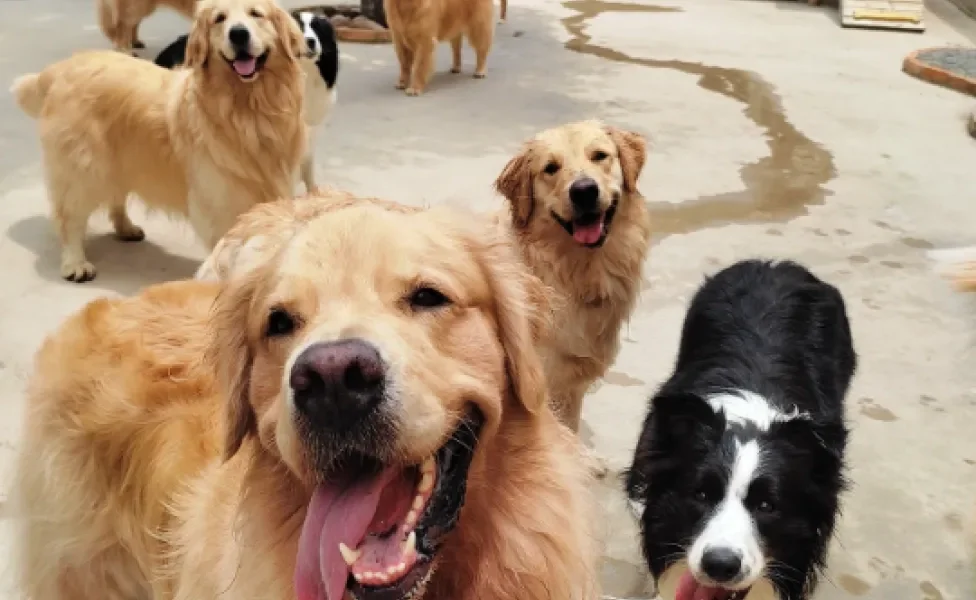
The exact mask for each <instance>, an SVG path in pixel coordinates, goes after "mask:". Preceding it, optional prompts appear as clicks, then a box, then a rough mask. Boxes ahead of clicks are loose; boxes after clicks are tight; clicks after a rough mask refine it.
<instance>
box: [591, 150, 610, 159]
mask: <svg viewBox="0 0 976 600" xmlns="http://www.w3.org/2000/svg"><path fill="white" fill-rule="evenodd" d="M609 157H610V155H609V154H607V153H606V152H604V151H603V150H597V151H596V152H594V153H593V156H592V158H593V162H600V161H604V160H606V159H608V158H609Z"/></svg>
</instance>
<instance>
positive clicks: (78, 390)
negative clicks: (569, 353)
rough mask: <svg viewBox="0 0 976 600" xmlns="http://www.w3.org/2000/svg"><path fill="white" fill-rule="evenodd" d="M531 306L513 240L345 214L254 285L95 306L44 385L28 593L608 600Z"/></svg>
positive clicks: (32, 435) (23, 547)
mask: <svg viewBox="0 0 976 600" xmlns="http://www.w3.org/2000/svg"><path fill="white" fill-rule="evenodd" d="M532 285H539V283H538V280H537V279H535V278H534V277H532V276H531V275H530V274H529V273H528V271H527V270H526V269H525V267H524V265H523V264H522V263H521V261H520V260H519V259H518V257H517V255H516V254H515V253H514V252H513V251H512V244H511V242H510V240H507V239H505V236H504V235H503V232H500V231H499V230H498V229H497V228H492V227H490V226H486V225H485V224H484V223H480V224H479V223H478V222H477V221H476V220H472V219H471V218H470V216H469V215H466V214H460V213H454V212H451V211H439V210H430V211H421V210H410V209H391V208H389V207H386V206H384V205H382V204H381V203H375V202H369V201H355V199H349V201H347V202H337V203H336V204H334V205H333V206H332V208H331V209H330V210H325V211H322V212H321V213H320V214H319V215H318V216H317V217H315V218H314V219H312V220H311V221H310V222H307V223H306V224H305V226H304V227H303V228H301V229H300V230H297V231H296V232H294V235H293V236H291V237H290V238H288V239H287V240H286V241H284V243H283V244H281V245H280V246H279V247H278V249H277V250H276V251H275V252H274V255H273V256H271V257H268V258H267V260H265V261H264V262H262V263H261V264H260V265H256V266H255V268H254V269H252V270H250V271H248V272H247V273H246V274H244V275H242V276H241V277H235V278H232V279H231V280H229V281H227V282H224V283H223V284H217V283H211V282H201V281H186V282H179V283H168V284H163V285H158V286H154V287H150V288H148V289H147V290H145V291H144V292H143V293H142V294H141V295H140V296H137V297H135V298H125V299H121V298H120V299H103V300H97V301H95V302H92V303H91V304H89V305H88V306H87V307H86V308H84V309H83V310H82V311H81V312H80V313H79V314H77V315H75V316H74V317H72V318H70V319H69V320H68V321H67V322H66V323H65V324H64V325H63V326H62V327H61V328H60V330H59V331H57V332H56V333H54V334H53V335H52V336H51V337H50V338H48V340H46V342H45V343H44V345H43V347H42V348H41V350H40V351H39V353H38V356H37V359H36V366H35V373H34V376H33V378H32V379H31V381H30V383H29V386H28V390H29V391H28V395H29V398H28V401H29V404H28V410H27V416H26V426H25V437H24V442H23V445H22V449H21V453H20V457H19V464H18V467H17V480H16V484H15V485H14V487H13V488H12V489H13V490H14V491H13V492H12V493H13V494H14V495H15V498H14V501H15V508H16V511H15V516H17V517H19V518H20V519H21V521H20V523H21V524H22V526H23V530H22V531H21V532H20V535H19V537H18V540H19V544H20V545H19V547H18V548H17V551H16V553H15V555H16V556H18V557H20V558H21V559H22V560H23V566H22V570H21V577H22V584H23V586H24V587H23V589H24V591H25V593H26V594H27V596H28V597H30V598H37V599H40V598H44V599H45V600H75V599H77V598H110V599H120V600H121V599H124V598H150V597H151V598H154V599H155V600H166V599H179V600H217V599H219V598H234V599H235V600H249V599H255V600H256V599H261V600H275V599H278V600H295V599H296V598H297V599H298V600H342V599H343V598H345V597H346V596H344V594H345V593H346V591H347V590H348V591H349V592H351V597H353V598H357V599H359V600H385V599H393V598H395V599H410V598H414V599H415V598H419V597H420V596H421V595H423V597H425V598H428V599H430V600H511V599H513V598H519V599H521V600H550V599H553V598H559V599H560V600H563V599H566V600H595V599H596V598H598V590H597V584H596V580H595V560H596V549H595V543H594V539H593V537H592V535H591V532H590V523H591V522H592V514H591V513H590V510H591V508H592V506H591V504H590V502H591V500H590V498H589V497H588V495H587V493H586V489H585V477H586V473H585V470H583V469H581V467H580V462H579V459H578V458H577V457H576V454H575V451H576V450H577V448H578V447H577V444H576V441H575V439H574V436H573V435H572V433H571V432H570V431H569V430H568V429H567V428H565V427H564V426H562V425H561V424H560V423H559V422H558V420H557V419H556V417H555V415H554V414H553V413H552V412H551V409H550V408H549V406H548V403H547V394H546V387H545V379H544V375H543V373H542V370H541V365H540V362H539V357H538V355H537V354H536V352H535V350H534V347H533V344H532V340H531V333H530V331H531V326H532V321H533V320H534V319H535V318H536V317H534V316H533V314H532V313H531V312H530V309H529V304H530V303H529V301H528V293H529V290H528V289H527V288H528V287H529V286H532ZM424 591H425V593H424Z"/></svg>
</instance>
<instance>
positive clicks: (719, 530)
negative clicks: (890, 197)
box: [626, 260, 857, 600]
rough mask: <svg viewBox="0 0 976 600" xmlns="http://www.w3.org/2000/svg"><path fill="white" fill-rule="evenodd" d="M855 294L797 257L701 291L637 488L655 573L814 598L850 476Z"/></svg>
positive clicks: (647, 428) (732, 275)
mask: <svg viewBox="0 0 976 600" xmlns="http://www.w3.org/2000/svg"><path fill="white" fill-rule="evenodd" d="M856 365H857V359H856V355H855V352H854V348H853V345H852V341H851V332H850V327H849V324H848V319H847V312H846V309H845V306H844V300H843V298H842V296H841V294H840V292H839V291H838V290H837V289H836V288H834V287H833V286H831V285H829V284H827V283H825V282H823V281H821V280H820V279H818V278H817V277H816V276H814V275H813V274H812V273H810V271H808V270H807V269H805V268H804V267H802V266H800V265H798V264H796V263H793V262H788V261H786V262H769V261H760V260H748V261H742V262H739V263H736V264H734V265H732V266H730V267H728V268H726V269H724V270H722V271H721V272H719V273H718V274H716V275H715V276H713V277H711V278H709V279H707V280H706V281H705V283H704V284H703V285H702V286H701V288H700V289H699V290H698V292H697V293H696V294H695V297H694V298H693V299H692V302H691V306H690V307H689V309H688V314H687V316H686V317H685V322H684V327H683V330H682V338H681V346H680V350H679V353H678V359H677V363H676V365H675V368H674V372H673V374H672V375H671V377H670V378H669V379H668V380H667V382H665V384H664V385H663V386H662V387H661V388H660V390H659V391H658V392H657V394H656V395H655V396H654V397H653V399H652V401H651V409H650V412H649V413H648V416H647V418H646V420H645V422H644V428H643V431H642V433H641V436H640V441H639V442H638V446H637V451H636V453H635V456H634V461H633V464H632V466H631V467H630V469H629V470H628V472H627V474H626V491H627V495H628V497H629V498H630V499H631V501H632V502H633V503H634V506H635V508H636V509H637V510H638V512H639V513H642V514H640V522H641V536H642V545H643V552H644V556H645V558H646V560H647V563H648V566H649V567H650V570H651V573H652V574H653V576H654V578H655V580H658V581H660V579H661V577H662V576H663V575H664V574H665V572H666V571H668V570H669V569H670V568H671V567H678V566H681V565H680V564H679V563H681V561H686V564H687V566H688V571H687V573H684V574H682V576H681V577H682V578H681V580H680V582H679V584H678V587H677V588H676V590H677V591H676V598H677V600H690V599H691V597H692V596H693V595H694V594H695V593H699V597H708V598H711V599H713V600H738V599H741V598H744V597H745V596H746V594H747V592H748V590H750V589H751V588H752V586H753V585H754V584H756V583H758V582H759V581H761V580H763V579H765V580H767V581H768V583H769V584H771V585H772V587H773V589H774V590H775V591H776V592H777V594H778V596H779V598H780V599H781V600H801V599H804V598H808V597H809V595H810V594H812V592H813V590H814V588H815V587H816V584H817V580H818V576H819V573H820V572H821V571H822V570H823V568H824V566H825V561H826V554H827V546H828V544H829V542H830V539H831V536H832V534H833V531H834V525H835V521H836V518H837V515H838V513H839V496H840V494H841V493H842V492H843V491H844V489H845V488H846V486H847V482H846V479H845V477H844V468H845V465H844V454H845V448H846V445H847V438H848V430H847V427H846V425H845V418H844V414H845V411H844V397H845V395H846V394H847V390H848V387H849V385H850V382H851V379H852V377H853V376H854V372H855V370H856Z"/></svg>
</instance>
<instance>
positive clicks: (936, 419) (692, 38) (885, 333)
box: [0, 0, 976, 600]
mask: <svg viewBox="0 0 976 600" xmlns="http://www.w3.org/2000/svg"><path fill="white" fill-rule="evenodd" d="M509 17H510V18H509V22H508V23H507V24H506V25H503V26H501V27H500V28H499V29H498V32H497V38H496V44H495V48H494V50H493V53H492V55H491V58H490V59H489V72H488V78H487V79H485V80H484V81H475V80H473V79H471V78H470V77H469V76H468V75H469V74H470V71H471V66H472V63H473V58H472V57H471V55H470V53H466V54H465V61H466V67H465V73H466V75H464V76H451V75H449V74H447V73H446V70H447V66H448V64H449V59H448V56H449V53H448V49H447V48H446V47H443V48H441V49H440V55H439V66H438V74H437V75H436V76H435V78H434V80H433V83H432V85H431V86H430V89H429V91H428V92H427V94H426V95H425V96H423V97H420V98H406V97H404V96H403V95H402V94H401V93H398V92H396V91H395V90H394V89H393V83H394V81H395V78H396V72H397V65H396V61H395V59H394V57H393V52H392V48H390V47H389V46H385V45H380V46H363V45H344V46H343V49H342V50H343V62H342V72H341V74H340V93H339V101H340V106H339V108H338V110H337V112H336V114H335V120H334V122H333V124H332V126H331V127H330V128H329V129H328V130H327V131H325V132H323V133H322V134H321V135H320V137H319V139H318V148H317V150H318V155H317V157H318V164H317V172H318V177H319V180H320V181H321V182H323V183H331V184H334V185H338V186H340V187H344V188H347V189H350V190H352V191H355V192H359V193H363V194H369V195H378V196H384V197H388V198H391V199H396V200H400V201H403V202H408V203H412V204H443V203H453V204H462V205H468V206H473V207H475V208H478V209H491V208H495V207H497V206H499V202H500V200H499V199H498V198H497V197H495V196H493V194H492V192H491V189H490V185H491V182H492V181H493V179H494V177H495V176H496V175H497V174H498V172H499V171H500V170H501V167H502V165H504V163H505V162H506V161H507V160H508V158H510V157H511V155H512V154H513V153H514V151H515V150H516V149H517V147H518V145H519V144H520V143H521V141H522V140H524V139H525V138H527V137H528V136H530V135H531V134H532V133H534V132H536V131H538V130H540V129H542V128H545V127H548V126H551V125H555V124H558V123H561V122H565V121H568V120H573V119H578V118H586V117H592V116H598V117H601V118H603V119H605V120H606V121H608V122H612V123H614V124H617V125H619V126H623V127H630V128H632V129H635V130H637V131H641V132H643V133H645V134H646V135H648V136H649V138H650V139H651V153H650V156H649V159H648V164H647V168H646V170H645V172H644V175H643V178H642V180H641V189H642V191H643V192H644V194H645V195H646V196H647V199H648V203H649V205H650V207H651V209H652V211H653V214H654V223H655V230H656V237H655V241H654V248H653V249H652V253H651V258H650V260H649V263H648V265H647V269H646V271H645V282H644V292H643V296H642V300H641V304H640V306H639V309H638V311H637V313H636V314H635V316H634V319H633V321H632V323H631V327H630V329H629V330H628V331H627V332H626V335H625V341H624V349H623V352H622V354H621V356H620V358H619V360H618V362H617V364H616V365H615V366H614V368H613V369H612V370H611V372H610V373H609V374H608V376H607V377H606V378H605V379H604V380H603V381H602V382H600V383H599V384H598V385H596V386H594V389H593V391H592V393H591V395H590V397H589V399H588V400H587V405H586V408H585V419H586V432H585V434H586V435H587V436H588V437H589V438H590V439H591V440H592V442H593V443H594V444H595V445H596V446H597V448H598V449H599V450H600V451H601V452H603V453H604V454H605V455H607V456H608V457H609V459H610V461H611V464H612V465H613V466H614V467H615V468H617V469H620V468H623V467H624V466H625V465H626V464H627V462H628V459H629V456H630V453H631V451H632V449H633V445H634V442H635V439H636V435H637V427H638V426H639V423H640V421H641V418H642V416H643V413H644V405H645V402H646V398H647V396H648V395H649V393H650V392H651V391H652V390H653V389H654V387H655V386H656V385H658V384H659V383H660V382H661V381H662V380H663V378H664V377H666V375H667V373H668V371H669V369H670V368H671V364H672V361H673V358H674V353H675V350H676V348H677V341H678V332H679V328H680V323H681V318H682V316H683V314H684V308H685V305H686V303H687V301H688V299H689V297H690V295H691V294H692V293H693V292H694V290H695V288H696V286H697V285H698V284H699V283H700V281H701V278H702V274H703V273H707V272H713V271H715V270H717V269H719V268H721V267H722V266H724V265H726V264H728V263H730V262H732V261H734V260H737V259H741V258H746V257H752V256H765V257H783V258H792V259H796V260H799V261H801V262H803V263H805V264H806V265H808V266H809V267H811V268H812V269H813V270H814V271H815V272H816V273H817V274H818V275H820V276H822V277H823V278H825V279H827V280H829V281H831V282H832V283H834V284H836V285H837V286H838V287H840V289H841V290H842V292H843V293H844V295H845V297H846V299H847V302H848V308H849V311H850V315H851V320H852V327H853V330H854V335H855V341H856V345H857V350H858V352H859V354H860V357H861V361H860V370H859V373H858V376H857V378H856V380H855V384H854V386H853V389H852V392H851V395H850V398H849V407H850V419H851V424H852V427H853V429H854V433H853V442H852V448H851V452H850V462H851V473H850V475H851V478H852V479H853V481H854V484H855V486H854V488H853V490H852V491H851V492H850V493H849V494H848V496H847V497H846V499H845V511H844V518H843V521H842V523H841V527H840V531H839V532H838V535H837V538H836V540H835V543H834V544H833V547H832V553H831V560H830V567H829V572H828V575H827V577H826V578H825V580H824V582H823V585H822V587H821V590H820V592H819V593H818V595H817V598H818V599H822V600H842V599H854V598H858V599H865V600H970V599H972V598H974V597H976V563H974V560H973V558H972V554H971V551H970V548H969V547H968V546H967V539H970V538H972V537H973V536H974V531H973V529H974V524H973V518H974V516H976V436H974V435H973V430H974V427H973V425H972V424H973V422H974V419H976V394H974V389H973V385H974V383H976V373H974V369H972V368H971V365H972V364H976V363H974V360H976V357H974V356H973V354H972V341H973V340H972V333H973V331H974V328H973V324H974V323H976V310H974V309H976V304H974V303H973V302H972V301H971V300H970V299H968V298H962V297H959V296H957V295H954V294H953V293H952V292H951V291H950V290H949V289H948V287H947V286H946V285H945V284H944V283H943V282H942V281H940V280H939V279H938V278H937V277H936V276H935V275H934V274H933V273H932V272H931V269H930V268H929V265H928V263H927V260H926V252H927V251H928V250H929V249H933V248H940V247H948V246H954V245H961V244H973V243H976V233H974V230H973V225H972V224H973V223H976V204H974V203H973V202H972V199H973V189H974V179H976V171H974V169H973V165H974V160H973V159H974V156H976V141H974V140H973V139H971V138H970V137H969V136H967V135H966V133H965V127H964V124H965V121H966V118H967V116H968V115H969V112H970V109H971V108H972V104H973V100H972V99H970V98H967V97H965V96H962V95H960V94H957V93H955V92H952V91H950V90H945V89H942V88H938V87H935V86H930V85H927V84H925V83H922V82H919V81H917V80H915V79H913V78H910V77H908V76H906V75H904V74H902V73H900V66H901V61H902V59H903V58H904V56H905V55H906V54H908V53H909V52H911V51H914V50H917V49H919V48H923V47H930V46H939V45H945V44H962V45H972V43H973V41H974V40H976V27H974V26H973V22H971V21H968V20H965V19H964V18H962V17H961V16H960V14H959V13H958V11H957V10H956V9H955V8H953V7H952V6H950V5H949V4H947V3H946V2H943V1H941V0H939V1H937V0H932V1H931V2H930V3H929V6H928V14H927V16H926V19H927V25H928V31H927V32H926V33H925V34H923V35H917V34H910V33H900V32H883V31H881V32H879V31H867V30H845V29H842V28H840V26H839V24H838V17H837V14H836V9H830V8H811V7H808V6H806V4H805V3H787V2H783V3H778V2H752V1H744V0H687V1H684V2H674V1H670V2H667V1H662V2H658V3H655V4H651V3H649V2H637V3H635V4H626V3H616V2H600V1H595V0H570V1H568V2H565V3H562V4H561V3H559V2H555V1H551V0H550V1H544V0H514V1H513V3H512V6H511V7H510V14H509ZM185 27H186V24H185V23H184V22H183V21H182V20H181V19H180V18H179V17H176V16H174V15H171V14H165V13H162V12H161V13H159V14H157V15H155V16H154V17H152V18H151V19H150V20H149V21H147V22H146V24H145V25H144V27H143V28H142V33H143V37H144V38H145V40H146V41H147V43H148V44H149V46H150V48H149V49H148V51H147V52H146V55H147V56H151V55H152V54H153V52H154V51H157V50H159V49H160V48H161V47H162V46H164V45H165V44H166V43H168V42H169V41H170V40H171V39H172V37H174V36H175V35H177V34H179V33H182V32H183V31H184V29H185ZM103 47H106V42H105V40H104V39H103V38H102V37H101V36H100V34H99V33H98V31H97V30H96V28H95V26H94V10H93V7H92V6H91V5H90V2H89V1H87V0H86V1H84V2H80V1H78V0H43V1H41V2H37V1H28V0H0V82H3V83H4V88H5V87H6V85H7V83H9V81H10V80H11V79H12V78H13V77H14V76H16V75H18V74H20V73H22V72H25V71H30V70H36V69H39V68H41V67H43V66H44V65H46V64H48V63H49V62H51V61H54V60H57V59H58V58H61V57H64V56H67V55H68V54H69V53H71V52H72V51H74V50H77V49H83V48H103ZM39 159H40V155H39V149H38V143H37V140H36V134H35V132H34V124H33V122H31V121H30V120H29V119H28V118H27V117H25V116H24V115H22V114H21V113H20V112H19V111H18V110H17V109H16V107H15V106H14V105H13V102H12V100H11V98H10V97H9V96H8V95H4V94H2V93H0V232H2V233H0V265H2V266H3V273H4V285H2V286H0V315H2V316H0V324H2V331H3V335H2V336H0V398H3V401H4V404H3V405H2V406H3V409H4V411H5V412H4V413H3V418H2V419H0V469H2V470H0V475H6V471H7V467H8V466H9V462H10V457H11V455H12V453H13V451H14V450H15V448H16V445H17V442H18V439H19V422H20V418H21V413H22V408H23V407H22V400H21V394H22V388H23V384H24V381H25V379H26V377H27V375H28V373H29V370H30V359H31V355H32V353H33V351H34V350H35V348H36V347H37V345H38V344H39V343H40V341H41V339H42V338H43V336H44V335H46V333H47V332H49V331H50V330H51V329H52V328H53V327H54V326H55V325H56V324H57V323H58V322H59V321H60V320H61V319H62V318H64V317H65V316H66V315H68V314H70V313H71V312H73V311H75V310H77V309H78V307H80V306H81V305H82V304H83V303H84V302H85V301H87V300H90V299H92V298H94V297H97V296H99V295H104V294H116V293H121V294H129V293H132V292H134V291H135V290H137V289H139V288H140V287H142V286H144V285H147V284H150V283H154V282H158V281H165V280H170V279H175V278H179V277H187V276H190V275H191V274H192V273H193V271H194V269H195V268H196V265H197V263H198V261H199V260H200V258H202V255H203V251H202V249H201V248H200V247H199V246H198V245H197V244H196V242H194V240H193V238H192V235H191V233H190V231H189V229H188V228H187V227H186V226H184V225H180V224H175V223H171V222H169V221H166V220H164V219H160V218H158V217H155V218H149V219H146V218H141V219H140V220H139V222H140V224H143V225H144V226H145V228H146V230H147V234H148V239H147V241H146V242H143V243H142V244H138V245H135V246H133V245H125V246H124V247H123V246H121V245H120V244H119V243H117V242H115V241H114V240H113V239H112V238H111V236H109V235H108V226H107V223H106V222H105V221H104V220H99V221H96V222H93V226H92V232H91V235H90V241H89V245H88V248H89V254H90V257H91V259H92V260H93V261H94V262H95V264H96V266H97V267H98V268H99V269H100V272H99V276H98V279H96V280H95V281H93V282H91V283H89V284H85V285H81V286H79V285H74V284H68V283H64V282H62V281H60V279H59V277H58V260H57V256H58V252H57V245H56V243H55V239H54V236H53V233H52V231H51V229H50V224H49V222H48V220H47V217H46V211H47V207H46V204H45V199H44V189H43V184H42V181H41V179H40V163H39ZM136 214H139V213H138V212H137V213H136ZM611 484H612V485H611ZM3 489H6V488H3ZM601 496H602V498H603V501H604V510H605V511H606V512H605V513H604V514H601V515H594V519H595V520H597V521H599V522H600V523H605V524H606V529H605V533H606V540H607V548H606V557H607V558H606V561H605V565H604V574H605V581H606V588H607V592H608V593H611V594H614V595H616V596H620V597H631V598H647V597H649V593H648V591H647V582H646V577H645V576H644V573H643V569H642V568H641V567H640V560H639V557H638V555H637V552H636V543H635V537H634V534H635V528H634V524H633V521H632V519H631V518H630V515H629V514H628V513H627V511H626V510H625V508H624V503H623V499H622V497H621V495H620V494H619V493H618V492H617V485H616V481H615V480H613V479H611V481H610V482H609V483H607V484H605V485H604V486H603V488H602V489H601ZM0 525H2V526H4V527H7V526H9V521H0ZM7 537H8V536H6V535H4V534H0V562H3V563H6V562H7V561H5V558H9V556H7V555H9V550H8V548H7V546H6V545H5V542H4V540H5V539H7ZM5 553H6V554H7V555H5ZM3 573H4V574H6V572H3ZM5 581H9V579H8V580H5ZM4 589H6V590H8V592H7V595H8V596H10V597H12V595H13V591H12V590H10V585H9V584H7V585H6V586H5V588H4Z"/></svg>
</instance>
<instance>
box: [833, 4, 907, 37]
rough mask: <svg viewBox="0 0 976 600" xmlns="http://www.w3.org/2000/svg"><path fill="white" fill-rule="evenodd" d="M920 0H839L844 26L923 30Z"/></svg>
mask: <svg viewBox="0 0 976 600" xmlns="http://www.w3.org/2000/svg"><path fill="white" fill-rule="evenodd" d="M924 16H925V4H924V3H923V2H922V0H841V2H840V22H841V24H842V25H843V26H844V27H871V28H879V29H903V30H908V31H925V20H924Z"/></svg>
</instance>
